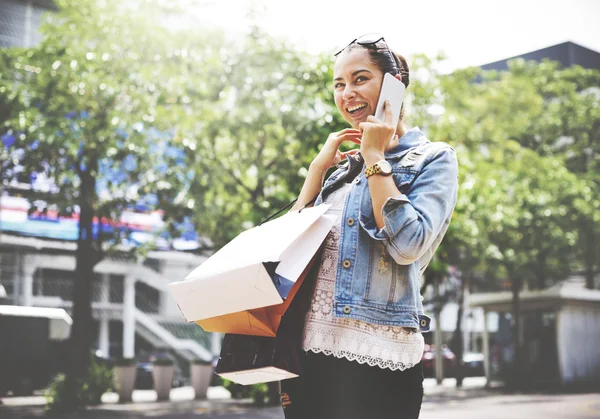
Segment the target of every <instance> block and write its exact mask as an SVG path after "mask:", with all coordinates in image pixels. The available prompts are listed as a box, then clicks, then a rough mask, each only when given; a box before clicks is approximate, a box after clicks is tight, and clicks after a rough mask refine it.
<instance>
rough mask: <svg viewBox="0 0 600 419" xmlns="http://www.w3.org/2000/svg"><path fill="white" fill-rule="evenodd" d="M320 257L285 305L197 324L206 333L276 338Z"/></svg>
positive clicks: (247, 311)
mask: <svg viewBox="0 0 600 419" xmlns="http://www.w3.org/2000/svg"><path fill="white" fill-rule="evenodd" d="M318 255H319V253H318V252H317V253H316V254H315V255H314V256H313V259H312V260H311V261H310V262H309V264H308V265H307V266H306V268H305V269H304V272H303V273H302V274H301V275H300V278H298V280H297V281H296V282H295V283H294V285H293V286H292V288H291V290H290V291H289V293H288V294H287V297H286V299H285V301H284V302H283V303H281V304H277V305H274V306H269V307H260V308H255V309H252V310H245V311H240V312H237V313H231V314H224V315H222V316H216V317H211V318H208V319H204V320H197V321H196V323H197V324H198V325H199V326H200V327H202V329H203V330H205V331H206V332H219V333H232V334H238V335H253V336H270V337H273V336H275V335H276V334H277V330H278V329H279V325H280V324H281V318H282V316H283V315H284V313H285V312H286V310H287V309H288V308H289V306H290V304H291V302H292V301H293V299H294V297H295V295H296V294H297V293H298V290H299V289H300V287H301V286H302V284H303V283H304V280H305V278H306V276H307V275H308V273H309V271H310V269H311V267H312V266H313V264H314V263H315V262H316V260H317V258H318Z"/></svg>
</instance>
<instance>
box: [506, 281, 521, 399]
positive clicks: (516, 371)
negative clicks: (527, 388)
mask: <svg viewBox="0 0 600 419" xmlns="http://www.w3.org/2000/svg"><path fill="white" fill-rule="evenodd" d="M510 283H511V287H510V288H511V291H512V316H513V321H514V326H513V348H514V358H513V368H512V373H511V375H510V379H509V386H510V387H513V388H516V389H520V388H522V387H523V377H524V375H523V371H522V370H521V363H522V361H521V345H520V338H519V336H520V335H521V301H520V295H519V293H520V292H521V280H520V279H518V278H516V277H515V276H514V275H512V278H511V282H510Z"/></svg>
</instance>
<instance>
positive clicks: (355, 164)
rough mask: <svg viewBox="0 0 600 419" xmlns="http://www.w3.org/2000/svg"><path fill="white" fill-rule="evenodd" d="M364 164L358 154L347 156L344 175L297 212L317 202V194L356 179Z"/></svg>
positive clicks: (278, 212)
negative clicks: (346, 167)
mask: <svg viewBox="0 0 600 419" xmlns="http://www.w3.org/2000/svg"><path fill="white" fill-rule="evenodd" d="M364 164H365V160H364V159H363V156H362V155H361V154H360V153H356V154H353V155H351V156H348V170H346V173H344V174H343V175H342V176H340V177H339V178H337V179H336V180H335V181H334V182H333V183H332V184H331V185H328V186H327V188H322V189H321V190H320V191H319V193H318V194H317V196H315V197H314V198H313V199H311V200H310V201H309V202H307V203H306V204H305V205H304V206H303V207H302V208H300V209H299V210H298V212H302V210H304V209H306V208H308V207H309V206H311V205H312V204H314V203H315V201H316V200H317V198H318V197H319V194H321V193H322V194H325V193H331V192H333V191H334V190H335V189H337V188H338V187H339V186H340V185H341V184H342V180H344V181H346V183H350V182H352V181H353V180H354V179H355V178H356V176H358V174H359V173H360V172H361V171H362V168H363V166H364ZM338 167H340V166H339V164H338ZM297 201H298V198H296V199H294V200H293V201H292V202H290V203H288V204H287V205H285V206H284V207H283V208H281V209H279V210H277V212H275V213H274V214H271V215H269V216H268V217H267V218H265V219H264V220H262V221H261V222H260V224H259V226H260V225H263V224H264V223H266V222H267V221H270V220H272V219H273V218H275V217H277V216H278V215H279V214H281V213H282V212H283V211H285V210H286V209H288V208H289V207H291V206H292V205H294V204H295V203H296V202H297Z"/></svg>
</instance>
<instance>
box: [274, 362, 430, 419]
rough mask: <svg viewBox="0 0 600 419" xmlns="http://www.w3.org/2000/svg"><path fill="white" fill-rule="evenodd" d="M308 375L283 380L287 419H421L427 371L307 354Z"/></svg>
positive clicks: (283, 400)
mask: <svg viewBox="0 0 600 419" xmlns="http://www.w3.org/2000/svg"><path fill="white" fill-rule="evenodd" d="M304 364H305V365H304V374H302V376H300V377H298V378H293V379H290V380H284V381H282V382H281V403H282V407H283V412H284V415H285V417H286V419H338V418H339V419H387V418H397V419H417V418H418V417H419V412H420V410H421V402H422V401H423V368H422V365H421V364H420V363H419V364H417V365H416V366H415V367H413V368H410V369H408V370H404V371H392V370H390V369H381V368H379V367H370V366H369V365H367V364H359V363H358V362H356V361H348V360H346V359H339V358H335V357H334V356H327V355H323V354H315V353H312V352H308V353H307V354H306V356H305V358H304Z"/></svg>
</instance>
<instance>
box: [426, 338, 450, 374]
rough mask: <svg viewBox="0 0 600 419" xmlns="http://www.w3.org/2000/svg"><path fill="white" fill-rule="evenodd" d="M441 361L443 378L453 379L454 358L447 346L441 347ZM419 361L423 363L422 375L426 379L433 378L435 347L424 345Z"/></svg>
mask: <svg viewBox="0 0 600 419" xmlns="http://www.w3.org/2000/svg"><path fill="white" fill-rule="evenodd" d="M442 359H443V361H442V362H443V365H444V377H454V374H455V371H456V356H455V355H454V353H453V352H452V351H451V350H450V348H448V346H447V345H442ZM421 361H422V363H423V375H424V376H425V377H426V378H430V377H435V345H425V350H424V351H423V357H422V358H421Z"/></svg>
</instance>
